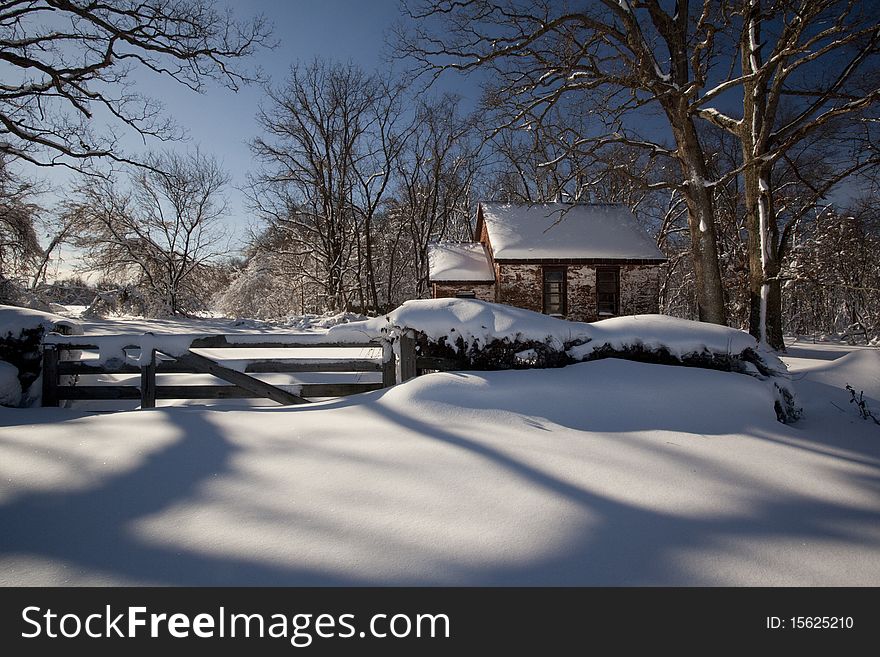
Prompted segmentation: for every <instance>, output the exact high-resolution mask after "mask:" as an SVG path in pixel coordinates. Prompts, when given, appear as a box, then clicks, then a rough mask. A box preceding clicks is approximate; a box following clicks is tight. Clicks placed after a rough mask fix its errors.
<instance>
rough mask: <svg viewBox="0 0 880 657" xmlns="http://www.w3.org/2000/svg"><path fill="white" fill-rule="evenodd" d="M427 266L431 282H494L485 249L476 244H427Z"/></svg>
mask: <svg viewBox="0 0 880 657" xmlns="http://www.w3.org/2000/svg"><path fill="white" fill-rule="evenodd" d="M428 266H429V271H430V278H431V280H432V281H486V282H487V283H491V282H492V281H494V280H495V274H494V272H493V271H492V267H491V265H490V264H489V258H488V256H487V255H486V249H485V247H483V245H482V244H480V243H478V242H466V243H452V242H445V243H442V244H429V245H428Z"/></svg>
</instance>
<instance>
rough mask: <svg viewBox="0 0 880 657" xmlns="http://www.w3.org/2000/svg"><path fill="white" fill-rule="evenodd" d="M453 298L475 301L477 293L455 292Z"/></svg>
mask: <svg viewBox="0 0 880 657" xmlns="http://www.w3.org/2000/svg"><path fill="white" fill-rule="evenodd" d="M455 298H456V299H476V298H477V293H476V292H456V293H455Z"/></svg>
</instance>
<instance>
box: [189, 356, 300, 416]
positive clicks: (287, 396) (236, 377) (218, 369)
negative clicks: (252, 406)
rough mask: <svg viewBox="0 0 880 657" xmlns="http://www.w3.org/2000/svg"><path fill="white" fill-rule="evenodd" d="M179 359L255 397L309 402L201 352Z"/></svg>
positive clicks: (291, 402)
mask: <svg viewBox="0 0 880 657" xmlns="http://www.w3.org/2000/svg"><path fill="white" fill-rule="evenodd" d="M177 360H178V361H179V362H181V363H184V364H186V365H191V366H193V367H195V368H196V369H200V370H201V371H202V372H205V373H206V374H213V375H214V376H216V377H217V378H218V379H223V380H224V381H228V382H229V383H232V384H235V385H237V386H241V387H242V388H244V389H245V390H248V391H250V392H252V393H254V396H255V397H265V398H266V399H271V400H272V401H275V402H278V403H279V404H282V405H288V404H307V403H309V401H308V400H307V399H303V398H302V397H299V396H297V395H294V394H292V393H290V392H287V391H286V390H282V389H281V388H278V387H276V386H273V385H271V384H269V383H266V382H265V381H260V380H259V379H255V378H254V377H252V376H248V375H247V374H245V373H244V372H237V371H235V370H232V369H229V368H228V367H224V366H223V365H220V364H219V363H216V362H215V361H213V360H211V359H210V358H206V357H205V356H202V355H201V354H196V353H193V352H190V353H188V354H186V355H185V356H179V357H178V358H177Z"/></svg>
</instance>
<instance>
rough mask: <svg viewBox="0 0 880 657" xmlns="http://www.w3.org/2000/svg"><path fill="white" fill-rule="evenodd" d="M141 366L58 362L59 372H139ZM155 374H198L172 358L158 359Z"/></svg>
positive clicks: (192, 368)
mask: <svg viewBox="0 0 880 657" xmlns="http://www.w3.org/2000/svg"><path fill="white" fill-rule="evenodd" d="M140 371H141V368H140V367H138V366H137V365H132V364H130V363H119V364H117V365H112V366H109V367H108V366H106V365H92V364H90V363H89V362H88V361H75V360H62V361H61V362H59V363H58V373H59V374H70V375H74V374H139V373H140ZM156 373H157V374H200V373H201V370H197V369H196V368H194V367H192V366H186V365H181V364H180V363H178V362H177V361H174V360H160V361H158V362H157V363H156Z"/></svg>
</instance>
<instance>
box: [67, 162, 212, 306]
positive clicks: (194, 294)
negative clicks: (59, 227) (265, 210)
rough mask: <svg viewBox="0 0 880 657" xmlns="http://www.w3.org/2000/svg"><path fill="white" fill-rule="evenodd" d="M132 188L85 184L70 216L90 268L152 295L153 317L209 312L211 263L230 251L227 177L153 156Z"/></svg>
mask: <svg viewBox="0 0 880 657" xmlns="http://www.w3.org/2000/svg"><path fill="white" fill-rule="evenodd" d="M148 164H149V165H150V166H149V168H147V169H143V168H137V169H134V170H133V171H132V172H131V174H130V176H129V181H128V182H129V184H128V186H127V188H123V187H122V186H121V185H120V184H119V183H118V182H115V181H113V180H111V179H104V178H96V179H89V180H87V181H85V182H84V183H83V184H82V185H81V187H80V188H79V190H78V193H77V196H76V198H75V200H74V201H73V202H72V203H70V204H69V206H68V208H67V213H68V214H70V215H73V216H75V217H76V220H77V221H78V222H79V223H80V225H81V226H82V227H83V228H82V230H81V231H80V233H79V236H78V239H77V242H76V245H77V246H78V247H79V248H81V249H82V250H83V252H84V254H85V262H86V265H87V267H88V268H89V269H90V270H92V271H96V272H100V273H101V274H102V275H104V276H105V277H107V278H110V279H112V280H117V281H131V282H134V283H136V284H137V286H138V287H139V288H140V289H141V290H142V291H143V292H144V293H145V295H146V296H147V297H148V300H149V301H150V306H151V310H152V312H154V313H159V314H161V313H172V314H177V313H186V312H189V311H192V310H197V309H200V308H202V307H204V305H205V303H206V301H207V296H206V294H205V290H204V286H205V284H206V283H207V282H208V281H206V279H205V276H206V275H207V274H208V271H209V270H210V267H211V265H212V263H214V262H215V261H216V260H217V258H218V257H219V256H221V255H224V254H225V253H226V252H227V251H228V249H227V245H226V242H225V233H224V231H223V230H222V226H221V225H220V220H221V218H222V217H223V215H224V213H225V211H226V204H225V199H224V198H223V189H224V187H225V186H226V185H227V183H228V180H229V179H228V176H227V174H226V173H225V172H224V171H223V170H222V169H221V168H220V166H219V164H218V163H217V162H216V160H214V159H213V158H210V157H208V156H205V155H203V154H202V153H200V152H199V151H195V152H193V153H191V154H189V155H179V154H174V153H166V154H162V155H156V156H152V157H151V158H149V160H148Z"/></svg>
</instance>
